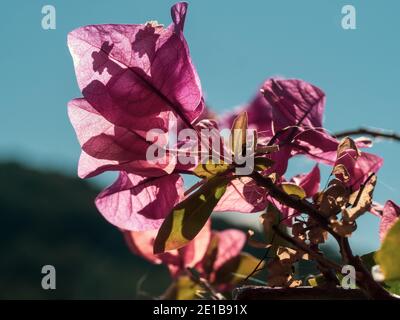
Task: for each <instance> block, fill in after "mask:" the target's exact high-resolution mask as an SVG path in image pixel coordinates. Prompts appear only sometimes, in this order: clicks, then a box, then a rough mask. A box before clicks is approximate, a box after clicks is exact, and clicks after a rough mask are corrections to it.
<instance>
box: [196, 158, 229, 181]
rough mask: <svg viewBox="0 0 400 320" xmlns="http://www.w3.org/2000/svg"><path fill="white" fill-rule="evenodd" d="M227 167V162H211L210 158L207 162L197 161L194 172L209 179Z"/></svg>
mask: <svg viewBox="0 0 400 320" xmlns="http://www.w3.org/2000/svg"><path fill="white" fill-rule="evenodd" d="M228 169H229V164H227V163H224V162H221V163H212V160H208V161H207V163H199V164H198V165H197V167H196V169H194V174H195V175H196V176H198V177H200V178H206V179H210V178H212V177H214V176H216V175H218V174H220V173H223V172H225V171H226V170H228Z"/></svg>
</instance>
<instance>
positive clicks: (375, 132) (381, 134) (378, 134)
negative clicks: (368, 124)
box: [333, 127, 400, 141]
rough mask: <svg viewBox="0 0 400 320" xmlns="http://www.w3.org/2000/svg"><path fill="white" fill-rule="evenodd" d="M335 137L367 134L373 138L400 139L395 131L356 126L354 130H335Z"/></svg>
mask: <svg viewBox="0 0 400 320" xmlns="http://www.w3.org/2000/svg"><path fill="white" fill-rule="evenodd" d="M333 135H334V136H335V137H336V138H344V137H347V136H357V135H367V136H371V137H373V138H384V139H390V140H396V141H400V135H399V134H398V133H396V132H389V131H384V130H379V129H371V128H363V127H361V128H358V129H354V130H345V131H340V132H336V133H334V134H333Z"/></svg>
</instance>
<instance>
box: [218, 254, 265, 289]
mask: <svg viewBox="0 0 400 320" xmlns="http://www.w3.org/2000/svg"><path fill="white" fill-rule="evenodd" d="M259 263H260V259H258V258H256V257H254V256H252V255H251V254H248V253H246V252H242V253H240V254H239V255H238V256H236V257H234V258H232V259H230V260H228V261H227V262H225V263H224V264H223V265H222V266H221V267H220V268H219V269H218V270H217V272H216V275H215V281H214V283H215V284H231V285H236V284H238V283H240V282H241V281H243V280H244V279H246V277H247V276H248V275H249V274H251V273H252V272H253V271H254V269H255V268H256V267H257V265H258V264H259ZM263 266H264V262H262V263H261V264H260V265H259V269H261V268H262V267H263Z"/></svg>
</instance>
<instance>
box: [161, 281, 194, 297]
mask: <svg viewBox="0 0 400 320" xmlns="http://www.w3.org/2000/svg"><path fill="white" fill-rule="evenodd" d="M201 290H202V287H201V286H200V285H199V284H197V283H196V282H194V281H193V280H192V279H191V278H190V277H189V276H180V277H179V278H177V279H176V280H175V281H174V282H173V283H172V284H171V286H170V287H169V288H168V289H167V291H166V292H165V293H164V294H163V296H162V299H164V300H194V299H196V298H197V292H199V291H201Z"/></svg>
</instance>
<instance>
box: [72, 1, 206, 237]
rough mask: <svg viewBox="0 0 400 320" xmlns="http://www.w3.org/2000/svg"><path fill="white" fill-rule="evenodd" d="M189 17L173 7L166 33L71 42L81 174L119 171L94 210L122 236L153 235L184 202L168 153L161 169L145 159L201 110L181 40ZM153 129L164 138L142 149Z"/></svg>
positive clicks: (95, 30)
mask: <svg viewBox="0 0 400 320" xmlns="http://www.w3.org/2000/svg"><path fill="white" fill-rule="evenodd" d="M186 10H187V4H186V3H178V4H176V5H174V6H173V7H172V9H171V15H172V20H173V23H172V24H171V25H170V26H168V27H166V28H164V27H163V26H162V25H159V24H158V23H156V22H149V23H146V24H141V25H115V24H106V25H89V26H85V27H82V28H78V29H76V30H74V31H72V32H71V33H70V34H69V35H68V46H69V49H70V52H71V55H72V58H73V62H74V67H75V73H76V77H77V80H78V85H79V88H80V89H81V91H82V94H83V97H84V98H81V99H74V100H72V101H71V102H70V103H69V105H68V113H69V116H70V119H71V122H72V124H73V127H74V129H75V130H76V133H77V136H78V140H79V142H80V144H81V147H82V154H81V157H80V160H79V168H78V174H79V176H80V177H82V178H88V177H93V176H95V175H98V174H100V173H102V172H104V171H110V170H112V171H120V175H119V178H118V179H117V181H116V182H115V183H114V184H113V185H112V186H110V187H109V188H107V189H106V190H104V191H103V192H102V193H101V194H100V195H99V196H98V198H97V199H96V205H97V207H98V209H99V210H100V212H101V213H102V214H103V216H104V217H105V218H106V219H107V220H108V221H110V222H111V223H113V224H114V225H116V226H118V227H119V228H122V229H127V230H135V231H141V230H148V229H155V228H158V227H159V226H160V224H161V222H162V220H163V219H164V218H165V216H166V215H167V214H168V213H169V212H170V211H171V209H172V208H173V207H174V205H175V204H176V203H177V202H178V201H179V199H180V197H181V193H182V192H181V191H182V180H181V178H180V177H179V175H178V174H176V173H175V171H174V168H175V166H176V157H175V156H174V154H173V153H170V152H169V151H168V150H167V151H166V153H165V155H164V158H163V159H161V160H164V161H161V162H160V161H157V162H152V161H148V159H147V156H146V152H147V150H148V146H149V145H150V144H153V142H156V143H157V144H158V145H160V146H163V145H165V144H166V143H167V141H168V130H169V128H170V127H171V126H173V125H174V123H171V122H173V121H174V120H173V119H175V121H176V118H178V119H179V121H180V122H181V123H183V124H184V125H185V126H186V127H193V125H192V122H194V121H195V120H196V118H197V117H198V116H199V115H200V114H201V113H202V111H203V109H204V100H203V97H202V91H201V86H200V81H199V78H198V76H197V73H196V70H195V68H194V66H193V64H192V61H191V58H190V55H189V49H188V46H187V43H186V40H185V38H184V36H183V27H184V22H185V17H186ZM172 115H174V116H172ZM171 119H172V120H171ZM175 125H176V124H175ZM151 129H157V130H162V132H163V134H160V135H158V136H157V137H156V138H155V141H147V140H146V138H147V134H148V132H149V130H151ZM171 190H172V191H171Z"/></svg>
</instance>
